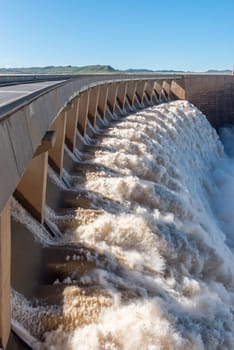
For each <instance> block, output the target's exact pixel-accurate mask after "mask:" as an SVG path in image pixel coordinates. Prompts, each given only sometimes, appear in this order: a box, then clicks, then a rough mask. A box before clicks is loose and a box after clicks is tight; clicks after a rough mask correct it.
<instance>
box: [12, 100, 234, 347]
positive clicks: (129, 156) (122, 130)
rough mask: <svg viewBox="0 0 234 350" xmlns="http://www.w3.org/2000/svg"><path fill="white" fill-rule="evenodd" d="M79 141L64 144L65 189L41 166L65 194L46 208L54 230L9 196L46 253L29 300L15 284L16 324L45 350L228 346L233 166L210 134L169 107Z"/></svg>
mask: <svg viewBox="0 0 234 350" xmlns="http://www.w3.org/2000/svg"><path fill="white" fill-rule="evenodd" d="M232 136H233V135H232V132H231V131H230V129H223V130H222V132H221V137H222V138H223V139H224V145H225V147H226V148H227V150H229V149H228V146H229V147H230V139H231V138H232ZM87 142H88V143H89V144H88V146H87V147H86V149H85V151H84V152H83V153H81V152H79V151H78V150H77V151H76V152H75V153H74V154H72V153H70V151H69V150H68V149H66V157H67V158H68V159H70V160H71V161H72V162H74V168H73V170H72V171H69V172H68V171H67V170H66V169H64V170H63V179H64V181H65V182H64V181H62V180H60V179H59V178H58V177H57V175H56V173H55V172H54V171H53V170H52V169H50V171H49V181H50V184H51V186H57V187H59V188H60V189H61V191H62V190H64V189H65V188H67V187H69V189H70V197H69V198H68V199H67V202H66V203H69V205H68V204H67V205H66V206H64V207H63V208H52V207H51V206H50V205H49V203H48V206H47V208H46V217H47V225H48V227H50V228H53V230H52V231H53V232H56V233H57V234H54V235H52V234H51V232H50V231H49V230H46V229H45V228H42V226H40V225H39V224H38V223H37V221H36V220H34V219H33V218H32V217H31V216H30V215H29V214H28V213H27V212H26V211H25V209H23V208H22V207H21V205H20V204H19V203H18V202H17V201H16V200H13V204H12V219H13V224H15V225H16V227H21V228H22V227H27V229H28V230H30V232H31V233H32V235H33V240H34V241H35V244H36V245H39V246H43V247H44V249H45V250H46V249H48V250H50V254H48V257H45V261H46V262H45V264H46V266H47V269H48V270H49V275H48V278H47V281H44V282H43V283H42V284H41V286H40V287H38V290H37V292H36V293H35V296H34V298H32V297H31V296H30V293H29V294H28V296H27V295H23V293H21V292H20V291H19V290H18V289H16V288H14V286H13V288H12V318H13V322H14V324H15V325H17V327H19V328H21V329H25V330H26V332H28V333H29V334H30V335H31V336H32V337H33V339H34V340H33V341H34V343H33V344H34V345H33V347H34V348H35V349H42V350H43V349H69V350H70V349H71V350H73V349H82V350H86V349H87V350H88V349H89V350H90V349H93V350H94V349H95V350H98V349H108V350H114V349H118V350H120V349H124V350H132V349H142V350H143V349H148V350H149V349H150V350H156V349H157V350H159V349H163V350H169V349H173V350H174V349H178V350H182V349H193V350H195V349H204V350H214V349H220V350H221V349H222V350H224V349H233V348H234V309H233V305H234V271H233V268H232V266H233V259H234V256H233V252H234V244H233V242H234V240H233V237H234V236H233V232H234V231H233V229H234V220H233V218H232V213H233V208H234V205H233V204H232V201H233V196H232V194H233V191H234V190H233V188H234V187H233V175H234V163H233V160H232V158H231V156H232V155H231V154H230V155H227V153H226V152H225V150H224V147H223V144H222V143H221V141H220V138H219V136H218V134H217V133H216V131H215V129H213V128H212V127H211V125H210V124H209V122H208V121H207V119H206V117H205V116H204V115H203V114H202V113H201V112H200V111H199V110H198V109H197V108H196V107H195V106H194V105H192V104H191V103H189V102H188V101H173V102H168V103H163V104H161V105H158V106H154V107H149V108H147V109H144V110H142V111H138V112H136V113H132V114H130V115H129V116H127V117H124V118H116V119H115V120H114V121H113V122H111V123H110V122H108V121H106V128H105V129H104V130H99V132H97V134H96V138H94V140H91V139H87ZM225 142H226V144H225ZM230 149H231V148H230ZM64 183H66V186H65V185H64ZM74 203H75V204H76V205H75V204H74ZM17 225H18V226H17ZM25 254H27V251H25ZM25 283H27V281H26V282H25ZM25 294H27V293H25Z"/></svg>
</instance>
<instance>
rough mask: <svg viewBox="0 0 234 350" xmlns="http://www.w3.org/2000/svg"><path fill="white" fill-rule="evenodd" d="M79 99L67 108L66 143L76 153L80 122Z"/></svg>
mask: <svg viewBox="0 0 234 350" xmlns="http://www.w3.org/2000/svg"><path fill="white" fill-rule="evenodd" d="M78 110H79V99H78V98H76V99H75V100H74V101H73V102H72V103H71V104H70V106H69V105H68V106H67V107H66V110H65V113H66V136H65V137H66V143H67V145H68V147H69V149H70V150H71V151H72V152H74V150H75V146H76V131H77V122H78Z"/></svg>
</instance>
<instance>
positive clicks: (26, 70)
mask: <svg viewBox="0 0 234 350" xmlns="http://www.w3.org/2000/svg"><path fill="white" fill-rule="evenodd" d="M118 73H126V74H141V73H142V74H143V73H145V74H147V73H168V74H171V73H192V72H188V71H176V70H150V69H135V68H130V69H126V70H118V69H115V68H113V67H111V66H109V65H91V66H81V67H78V66H47V67H22V68H0V74H68V75H70V74H118ZM204 73H210V74H219V73H220V74H230V73H231V70H228V69H227V70H208V71H206V72H204Z"/></svg>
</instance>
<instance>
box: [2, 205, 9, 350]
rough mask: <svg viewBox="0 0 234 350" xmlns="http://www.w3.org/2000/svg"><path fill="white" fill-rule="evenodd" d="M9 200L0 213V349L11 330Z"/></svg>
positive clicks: (4, 345) (5, 342) (3, 346)
mask: <svg viewBox="0 0 234 350" xmlns="http://www.w3.org/2000/svg"><path fill="white" fill-rule="evenodd" d="M10 276H11V224H10V200H9V201H8V203H7V204H6V206H5V208H4V209H3V210H2V212H1V213H0V347H2V348H3V349H5V348H6V345H7V342H8V338H9V335H10V330H11V301H10V294H11V281H10V279H11V278H10Z"/></svg>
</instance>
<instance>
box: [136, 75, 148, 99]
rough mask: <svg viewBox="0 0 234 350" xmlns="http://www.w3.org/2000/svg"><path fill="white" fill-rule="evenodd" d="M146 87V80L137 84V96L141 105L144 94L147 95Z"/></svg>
mask: <svg viewBox="0 0 234 350" xmlns="http://www.w3.org/2000/svg"><path fill="white" fill-rule="evenodd" d="M145 86H146V81H145V80H139V81H138V82H137V87H136V95H137V98H138V100H139V102H140V104H142V103H143V99H144V93H145Z"/></svg>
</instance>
